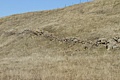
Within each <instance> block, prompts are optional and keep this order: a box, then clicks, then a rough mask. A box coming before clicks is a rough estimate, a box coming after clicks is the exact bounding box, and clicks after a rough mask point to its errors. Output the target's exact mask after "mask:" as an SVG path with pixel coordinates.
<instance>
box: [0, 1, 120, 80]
mask: <svg viewBox="0 0 120 80" xmlns="http://www.w3.org/2000/svg"><path fill="white" fill-rule="evenodd" d="M119 8H120V1H119V0H95V1H92V2H87V3H82V4H76V5H73V6H69V7H66V8H62V9H55V10H49V11H41V12H29V13H24V14H16V15H12V16H7V17H4V18H1V19H0V80H120V77H119V75H120V53H119V52H120V50H119V49H118V50H110V51H107V50H106V49H105V47H104V46H100V47H97V48H94V47H93V48H89V49H84V46H85V45H86V44H84V45H83V44H73V43H65V42H60V41H57V40H53V41H51V40H50V39H51V38H50V37H48V38H47V37H46V36H43V35H41V36H36V35H34V34H31V33H22V32H23V31H25V30H32V31H45V32H46V33H47V34H46V35H51V34H53V35H54V36H56V37H57V38H59V39H63V38H66V37H67V38H69V37H75V38H78V39H80V40H83V41H87V40H90V41H93V42H94V40H95V39H96V38H104V37H105V38H113V37H115V36H120V33H119V32H120V9H119ZM20 33H22V34H20ZM87 46H89V45H88V44H87Z"/></svg>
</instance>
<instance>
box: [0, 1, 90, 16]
mask: <svg viewBox="0 0 120 80" xmlns="http://www.w3.org/2000/svg"><path fill="white" fill-rule="evenodd" d="M87 1H90V0H0V11H1V12H0V17H4V16H9V15H12V14H18V13H25V12H33V11H42V10H51V9H56V8H62V7H65V5H66V6H69V5H73V4H78V3H80V2H87Z"/></svg>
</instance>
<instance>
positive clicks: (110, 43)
mask: <svg viewBox="0 0 120 80" xmlns="http://www.w3.org/2000/svg"><path fill="white" fill-rule="evenodd" d="M106 48H107V50H111V49H115V48H117V42H116V41H115V40H114V39H109V40H108V43H107V44H106Z"/></svg>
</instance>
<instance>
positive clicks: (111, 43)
mask: <svg viewBox="0 0 120 80" xmlns="http://www.w3.org/2000/svg"><path fill="white" fill-rule="evenodd" d="M27 34H32V35H35V36H38V37H40V36H42V37H45V38H46V39H49V40H50V41H58V42H61V43H63V44H64V43H67V44H71V45H75V44H81V45H85V46H84V49H89V48H90V49H91V48H95V47H99V46H100V45H103V46H105V48H106V49H107V50H112V49H119V48H120V37H114V38H110V39H107V38H98V39H96V40H94V41H91V40H80V39H79V38H76V37H66V38H59V37H57V36H55V35H54V34H53V33H49V32H47V31H43V30H29V29H26V30H23V31H22V32H17V31H10V32H4V35H7V36H11V35H16V36H18V37H19V36H24V35H27ZM30 36H31V35H30Z"/></svg>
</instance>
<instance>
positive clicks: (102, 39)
mask: <svg viewBox="0 0 120 80" xmlns="http://www.w3.org/2000/svg"><path fill="white" fill-rule="evenodd" d="M96 44H107V39H106V38H99V39H98V40H97V42H96Z"/></svg>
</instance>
